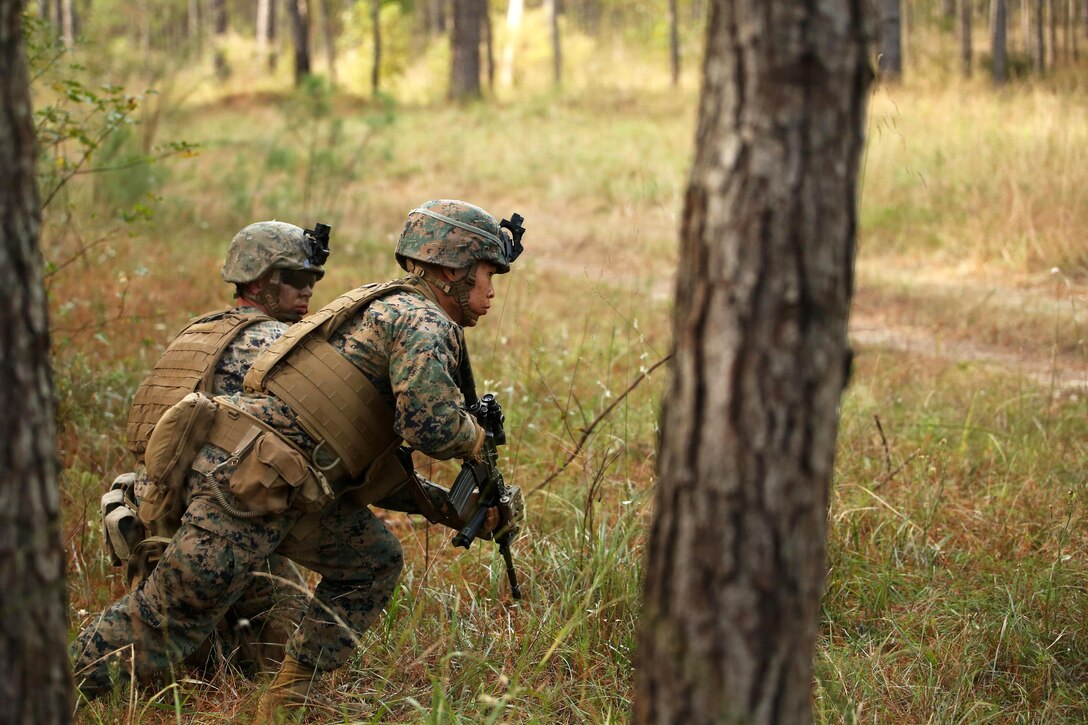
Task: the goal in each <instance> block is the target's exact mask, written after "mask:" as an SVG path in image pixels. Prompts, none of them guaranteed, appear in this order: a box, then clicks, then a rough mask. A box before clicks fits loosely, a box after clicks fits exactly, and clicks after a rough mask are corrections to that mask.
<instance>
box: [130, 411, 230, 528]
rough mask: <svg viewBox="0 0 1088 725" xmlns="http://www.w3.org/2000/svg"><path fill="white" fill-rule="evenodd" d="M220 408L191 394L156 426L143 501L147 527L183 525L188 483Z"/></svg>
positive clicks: (142, 516) (142, 514) (146, 457)
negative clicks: (166, 523) (164, 522)
mask: <svg viewBox="0 0 1088 725" xmlns="http://www.w3.org/2000/svg"><path fill="white" fill-rule="evenodd" d="M216 408H217V406H216V403H215V401H213V400H212V399H211V398H209V397H208V396H206V395H204V394H203V393H189V394H188V395H186V396H185V397H184V398H182V399H181V400H180V401H179V402H178V403H176V404H175V405H174V406H173V407H171V408H169V409H168V410H167V411H166V412H165V413H163V415H162V417H161V418H159V422H158V423H156V424H155V427H154V428H153V429H152V431H151V436H150V437H149V438H148V441H147V450H145V451H144V465H145V466H146V467H147V479H148V484H149V485H148V490H147V496H145V497H144V498H143V499H142V500H141V501H140V519H141V520H142V521H143V522H144V523H145V524H148V525H149V526H150V525H151V524H153V523H154V522H156V521H160V520H163V519H167V518H169V519H171V520H174V519H176V520H177V521H179V522H180V520H181V514H182V513H183V512H184V510H185V479H186V477H187V476H188V475H189V467H190V466H191V465H192V463H193V459H195V458H196V454H197V453H198V452H199V451H200V447H201V446H203V445H204V441H205V439H206V437H207V435H208V431H209V430H210V429H211V427H212V423H213V422H215V411H216Z"/></svg>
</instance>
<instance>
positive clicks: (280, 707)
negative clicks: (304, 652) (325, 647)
mask: <svg viewBox="0 0 1088 725" xmlns="http://www.w3.org/2000/svg"><path fill="white" fill-rule="evenodd" d="M318 676H319V675H318V672H317V670H315V669H314V668H313V667H310V666H309V665H307V664H304V663H302V662H299V661H298V660H296V659H295V658H294V657H292V656H291V655H287V656H285V657H284V658H283V664H282V665H281V666H280V671H279V672H277V673H276V678H275V679H274V680H272V684H271V685H270V686H269V687H268V689H267V690H265V692H264V694H263V695H261V699H260V702H258V703H257V722H259V723H262V725H263V724H264V723H280V722H285V721H286V720H288V719H289V718H290V717H291V712H292V711H297V710H298V709H299V708H302V707H304V706H305V705H306V704H307V702H308V701H309V697H310V688H311V687H312V686H313V684H314V683H315V682H317V678H318Z"/></svg>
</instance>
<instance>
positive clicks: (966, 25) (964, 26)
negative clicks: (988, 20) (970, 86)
mask: <svg viewBox="0 0 1088 725" xmlns="http://www.w3.org/2000/svg"><path fill="white" fill-rule="evenodd" d="M959 3H960V8H959V17H960V23H959V25H960V62H961V64H962V67H963V77H964V78H970V77H971V56H972V48H971V0H959Z"/></svg>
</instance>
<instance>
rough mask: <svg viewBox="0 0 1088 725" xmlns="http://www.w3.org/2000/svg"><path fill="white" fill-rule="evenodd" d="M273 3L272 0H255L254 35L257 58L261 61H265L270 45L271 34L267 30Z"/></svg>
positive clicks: (270, 20)
mask: <svg viewBox="0 0 1088 725" xmlns="http://www.w3.org/2000/svg"><path fill="white" fill-rule="evenodd" d="M274 7H275V4H274V3H273V1H272V0H257V19H256V35H257V58H258V59H259V60H261V61H264V62H267V60H268V53H269V48H270V46H271V42H270V41H271V36H270V35H269V30H270V29H271V24H272V13H273V12H275V11H274V9H273V8H274Z"/></svg>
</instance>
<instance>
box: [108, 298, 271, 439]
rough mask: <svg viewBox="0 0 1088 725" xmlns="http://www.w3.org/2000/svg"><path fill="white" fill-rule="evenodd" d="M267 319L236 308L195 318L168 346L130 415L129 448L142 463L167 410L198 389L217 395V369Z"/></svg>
mask: <svg viewBox="0 0 1088 725" xmlns="http://www.w3.org/2000/svg"><path fill="white" fill-rule="evenodd" d="M271 320H272V318H271V317H269V316H268V315H263V314H259V313H241V312H235V311H233V310H225V311H222V312H213V313H211V314H209V315H203V316H201V317H196V318H193V319H192V320H190V321H189V324H188V325H186V327H185V329H183V330H182V331H181V332H180V333H178V336H177V337H175V338H174V340H173V342H171V343H170V345H169V346H167V348H166V352H164V353H163V355H162V357H161V358H159V361H158V362H157V363H156V364H155V367H154V369H153V370H152V371H151V374H150V375H148V376H147V377H146V378H145V379H144V381H143V382H142V383H140V387H139V388H137V389H136V396H135V398H134V399H133V402H132V409H131V410H130V411H129V414H128V428H127V430H126V435H127V437H128V443H127V445H128V449H129V450H130V451H131V452H132V454H133V455H135V456H136V457H137V458H138V459H141V460H142V459H143V454H144V450H145V449H146V448H147V439H148V436H150V434H151V429H152V428H153V427H154V426H155V423H157V422H158V420H159V418H160V417H162V414H163V413H165V412H166V410H167V408H169V407H170V406H172V405H174V404H175V403H177V402H178V401H180V400H181V399H182V398H184V397H185V396H186V395H188V394H189V393H192V392H195V391H202V392H206V393H208V394H209V395H211V394H212V393H213V391H212V387H213V386H214V382H215V368H216V366H217V365H218V364H219V360H220V358H222V357H223V353H224V352H226V349H227V346H228V345H230V344H231V343H232V342H233V341H234V339H235V338H236V337H238V335H239V334H240V333H241V332H242V330H244V329H245V328H247V327H249V326H250V325H255V324H256V323H258V322H266V321H271Z"/></svg>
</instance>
